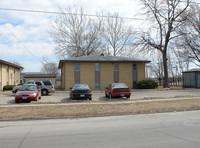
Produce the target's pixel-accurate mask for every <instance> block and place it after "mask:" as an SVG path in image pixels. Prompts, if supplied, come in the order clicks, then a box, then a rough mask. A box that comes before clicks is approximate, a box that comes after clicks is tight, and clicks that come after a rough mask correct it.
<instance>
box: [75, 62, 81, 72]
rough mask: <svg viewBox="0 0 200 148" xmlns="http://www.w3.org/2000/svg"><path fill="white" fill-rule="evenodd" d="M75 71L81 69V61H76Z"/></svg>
mask: <svg viewBox="0 0 200 148" xmlns="http://www.w3.org/2000/svg"><path fill="white" fill-rule="evenodd" d="M74 71H80V63H75V65H74Z"/></svg>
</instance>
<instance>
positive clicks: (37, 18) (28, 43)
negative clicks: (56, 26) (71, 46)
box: [0, 0, 141, 72]
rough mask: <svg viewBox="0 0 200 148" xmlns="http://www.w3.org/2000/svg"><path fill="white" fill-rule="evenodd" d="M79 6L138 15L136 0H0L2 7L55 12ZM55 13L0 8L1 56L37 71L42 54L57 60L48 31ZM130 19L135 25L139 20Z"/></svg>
mask: <svg viewBox="0 0 200 148" xmlns="http://www.w3.org/2000/svg"><path fill="white" fill-rule="evenodd" d="M73 5H78V6H82V7H83V9H84V10H85V11H86V13H88V14H96V12H97V11H98V12H110V13H116V12H117V13H119V15H120V16H123V17H138V16H137V14H138V12H139V10H140V9H139V7H138V1H137V0H2V1H0V7H1V8H8V9H23V10H24V9H25V10H27V9H28V10H39V11H58V7H61V8H64V7H67V6H73ZM55 17H56V15H55V14H44V13H30V12H23V11H22V12H17V11H6V10H1V9H0V59H2V60H6V61H9V62H19V63H21V64H22V66H23V67H24V71H25V72H39V71H40V69H41V66H42V64H41V61H42V59H43V57H46V58H48V59H49V60H50V61H58V59H57V57H56V56H55V55H54V52H53V51H54V44H53V43H52V39H51V38H50V36H49V34H48V29H49V24H50V22H51V21H53V20H54V19H55ZM127 21H129V22H130V21H131V22H130V23H132V24H133V25H134V26H135V27H137V26H139V24H140V23H141V22H139V21H138V20H127Z"/></svg>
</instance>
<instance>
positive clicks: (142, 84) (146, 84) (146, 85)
mask: <svg viewBox="0 0 200 148" xmlns="http://www.w3.org/2000/svg"><path fill="white" fill-rule="evenodd" d="M136 85H137V88H138V89H153V88H157V87H158V83H157V82H155V81H153V80H142V81H138V82H137V83H136Z"/></svg>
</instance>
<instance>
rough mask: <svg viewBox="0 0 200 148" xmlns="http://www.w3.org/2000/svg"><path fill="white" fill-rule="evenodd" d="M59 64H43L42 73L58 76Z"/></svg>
mask: <svg viewBox="0 0 200 148" xmlns="http://www.w3.org/2000/svg"><path fill="white" fill-rule="evenodd" d="M57 65H58V64H57V63H55V62H47V61H46V62H43V66H42V68H41V72H43V73H46V74H55V75H57V74H58V73H59V71H58V66H57Z"/></svg>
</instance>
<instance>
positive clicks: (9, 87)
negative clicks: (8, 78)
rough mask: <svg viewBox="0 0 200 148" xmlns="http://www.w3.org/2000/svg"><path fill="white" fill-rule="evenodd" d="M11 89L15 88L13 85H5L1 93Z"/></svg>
mask: <svg viewBox="0 0 200 148" xmlns="http://www.w3.org/2000/svg"><path fill="white" fill-rule="evenodd" d="M13 87H15V85H5V86H4V87H3V91H5V90H12V89H13Z"/></svg>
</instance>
